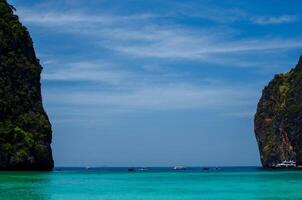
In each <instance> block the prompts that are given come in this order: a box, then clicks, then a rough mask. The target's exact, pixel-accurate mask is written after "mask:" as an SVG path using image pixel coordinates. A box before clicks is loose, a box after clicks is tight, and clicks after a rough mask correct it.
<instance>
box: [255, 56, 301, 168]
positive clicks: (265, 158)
mask: <svg viewBox="0 0 302 200" xmlns="http://www.w3.org/2000/svg"><path fill="white" fill-rule="evenodd" d="M254 123H255V134H256V139H257V142H258V146H259V151H260V157H261V162H262V165H263V166H264V167H273V166H274V165H276V164H278V163H280V162H282V161H284V160H293V161H296V162H297V164H298V165H301V164H302V56H301V57H300V60H299V63H298V64H297V66H296V67H295V68H294V69H292V70H291V71H290V72H288V73H285V74H279V75H276V76H275V77H274V78H273V80H272V81H271V82H270V83H269V84H268V86H266V87H265V88H264V90H263V92H262V97H261V99H260V101H259V103H258V108H257V113H256V115H255V121H254Z"/></svg>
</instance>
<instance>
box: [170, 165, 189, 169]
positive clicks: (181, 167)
mask: <svg viewBox="0 0 302 200" xmlns="http://www.w3.org/2000/svg"><path fill="white" fill-rule="evenodd" d="M173 169H174V170H186V169H187V168H186V167H185V166H182V165H178V166H175V167H174V168H173Z"/></svg>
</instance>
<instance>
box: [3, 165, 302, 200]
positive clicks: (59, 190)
mask: <svg viewBox="0 0 302 200" xmlns="http://www.w3.org/2000/svg"><path fill="white" fill-rule="evenodd" d="M60 170H61V171H58V170H55V171H53V172H1V173H0V194H1V195H0V199H1V200H2V199H3V200H4V199H5V200H15V199H23V200H53V199H55V200H63V199H64V200H66V199H68V200H83V199H85V200H95V199H98V200H103V199H104V200H105V199H106V200H118V199H124V200H127V199H131V200H135V199H165V200H166V199H173V200H174V199H182V200H183V199H301V198H302V172H301V171H285V170H282V171H268V170H262V169H260V168H256V167H243V168H232V167H227V168H219V169H212V168H210V170H203V169H202V168H188V169H187V170H185V171H174V170H173V169H171V168H148V171H141V172H139V171H138V172H128V171H127V168H97V169H90V170H85V169H83V168H60Z"/></svg>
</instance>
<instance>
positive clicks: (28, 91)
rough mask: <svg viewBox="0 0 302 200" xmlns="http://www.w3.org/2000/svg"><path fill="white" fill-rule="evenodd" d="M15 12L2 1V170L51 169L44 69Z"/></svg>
mask: <svg viewBox="0 0 302 200" xmlns="http://www.w3.org/2000/svg"><path fill="white" fill-rule="evenodd" d="M13 9H14V8H13V7H12V6H10V5H9V4H8V3H7V2H6V0H0V169H4V170H11V169H16V170H35V169H39V170H49V169H52V168H53V159H52V153H51V147H50V144H51V137H52V136H51V124H50V122H49V120H48V117H47V115H46V113H45V111H44V109H43V105H42V98H41V88H40V73H41V70H42V67H41V66H40V64H39V60H38V59H37V58H36V55H35V51H34V48H33V42H32V40H31V38H30V35H29V33H28V31H27V29H26V28H25V27H24V26H23V25H22V24H21V23H20V22H19V20H18V17H17V16H16V15H14V13H13Z"/></svg>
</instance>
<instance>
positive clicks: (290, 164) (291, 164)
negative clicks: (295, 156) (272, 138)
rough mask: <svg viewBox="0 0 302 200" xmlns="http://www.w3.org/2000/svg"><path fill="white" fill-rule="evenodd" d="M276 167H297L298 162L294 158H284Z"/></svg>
mask: <svg viewBox="0 0 302 200" xmlns="http://www.w3.org/2000/svg"><path fill="white" fill-rule="evenodd" d="M275 167H276V168H296V167H297V164H296V162H295V161H292V160H284V161H283V162H281V163H278V164H277V165H276V166H275Z"/></svg>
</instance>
